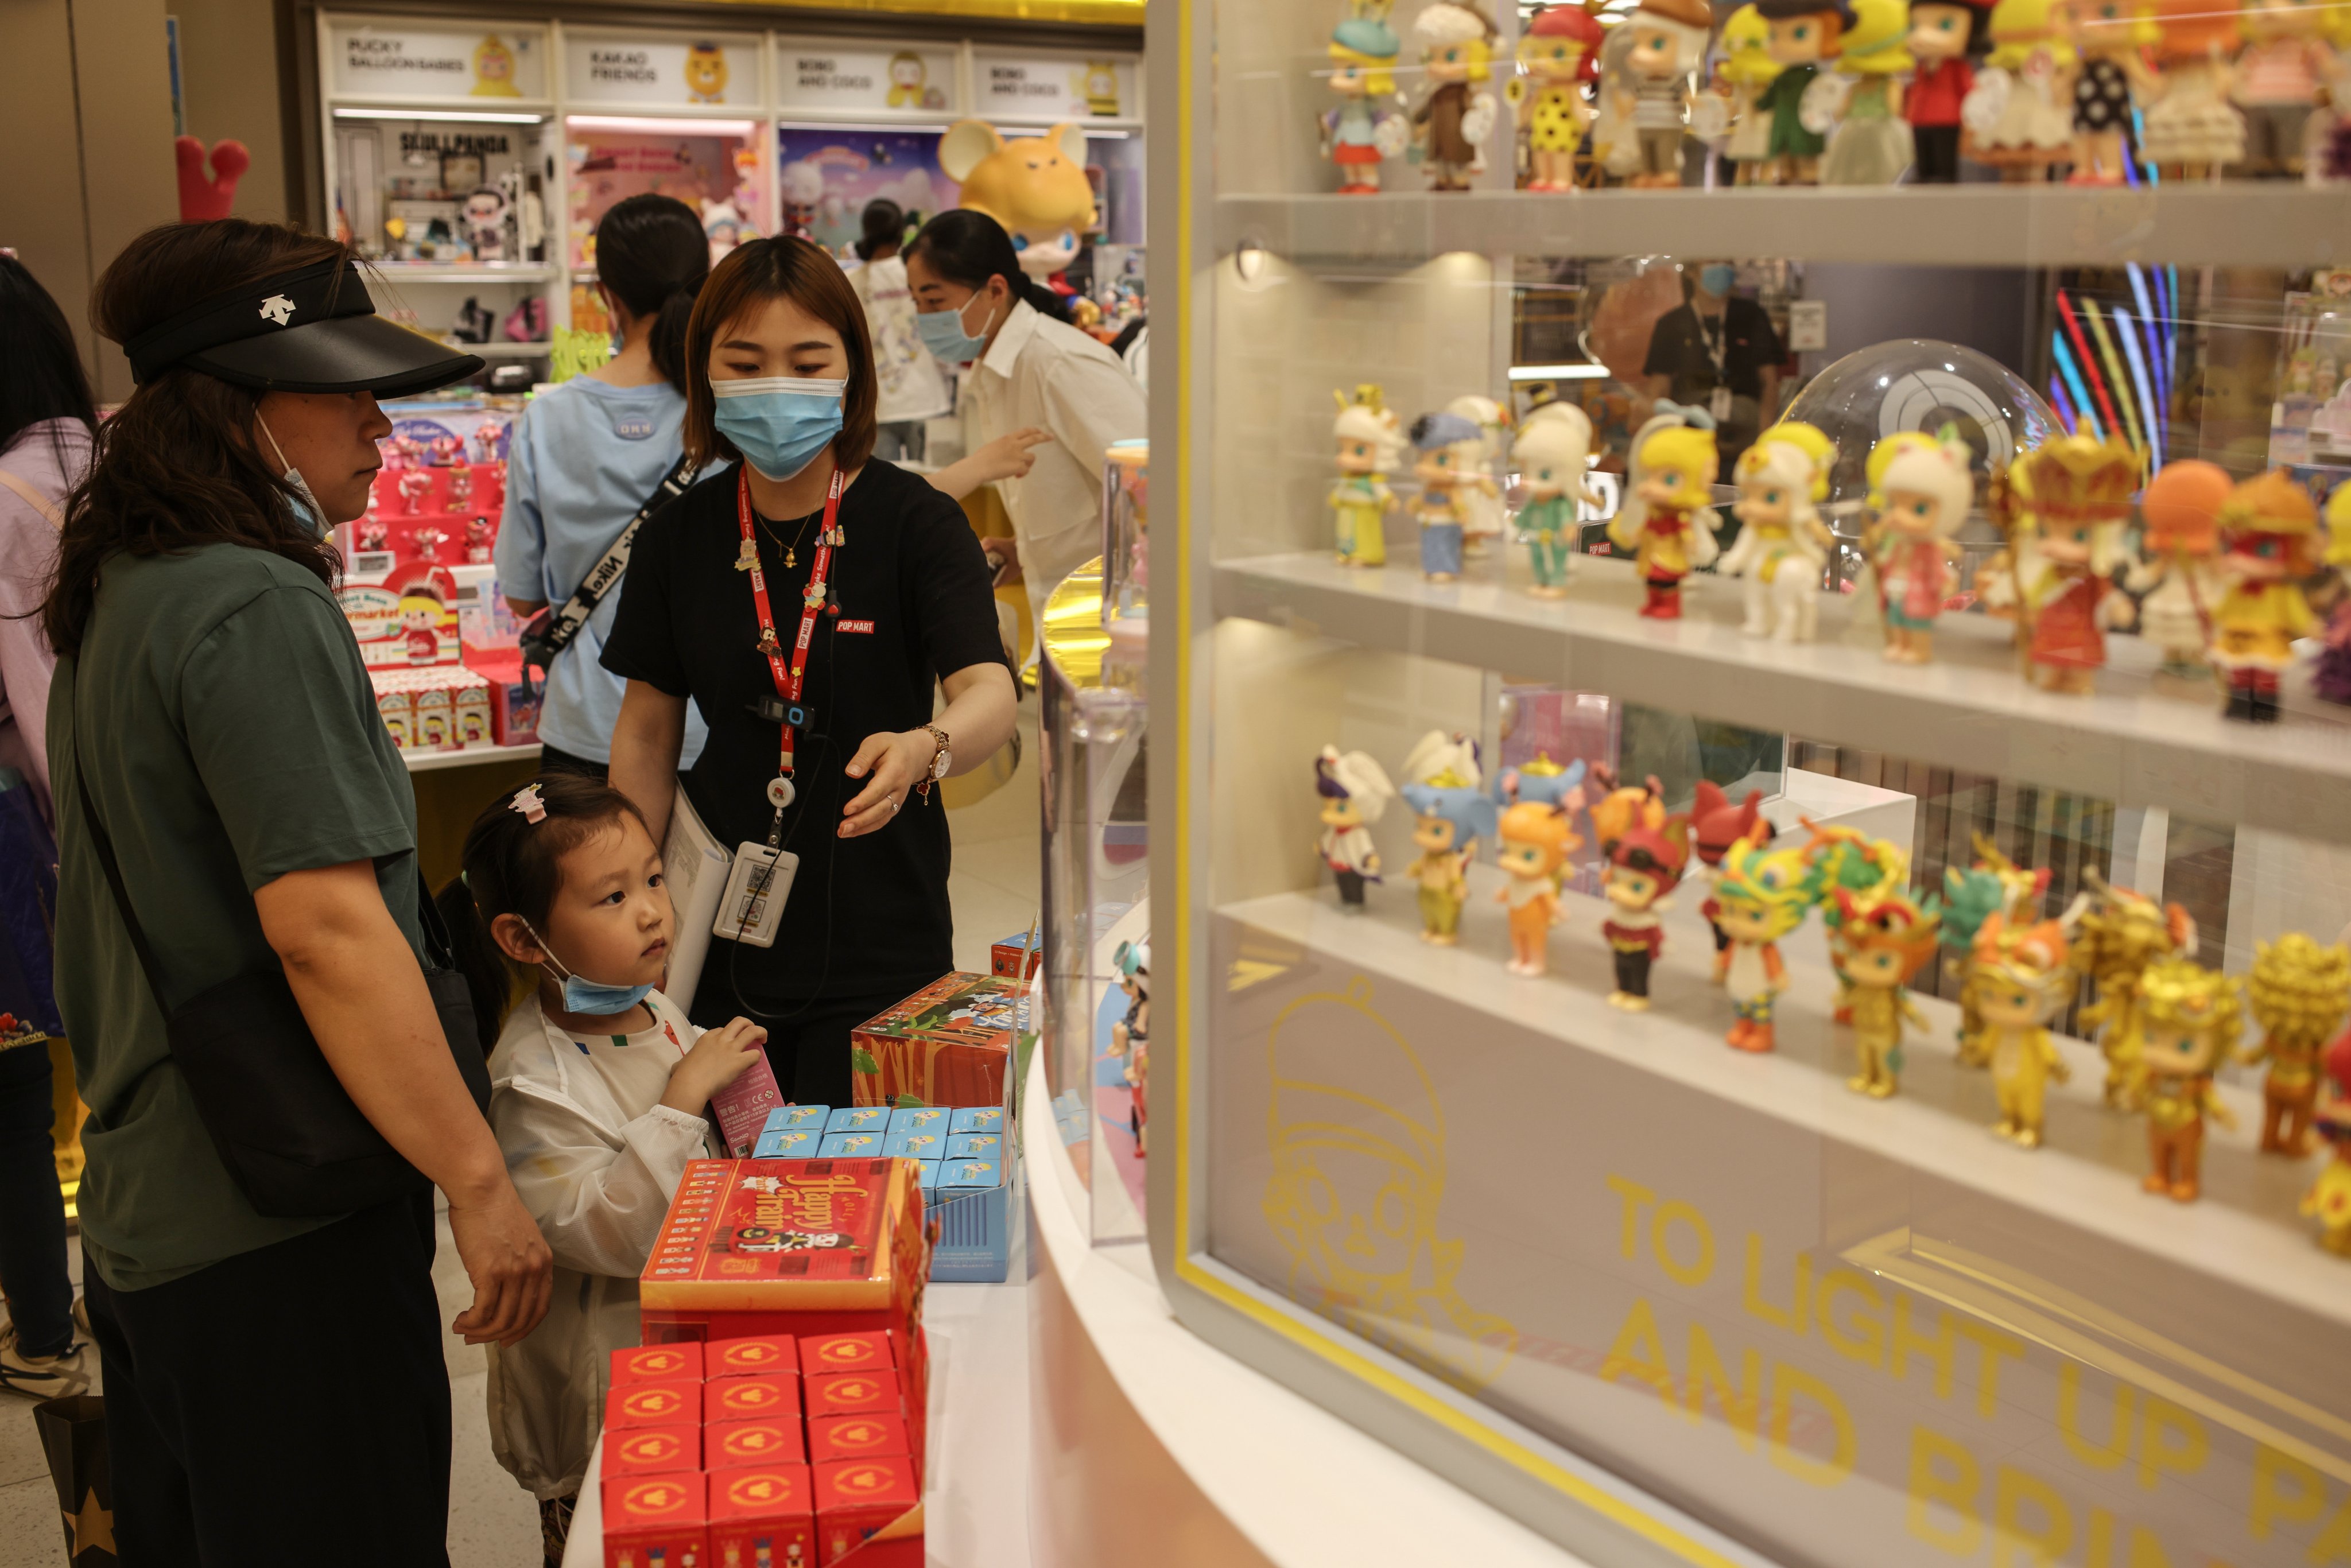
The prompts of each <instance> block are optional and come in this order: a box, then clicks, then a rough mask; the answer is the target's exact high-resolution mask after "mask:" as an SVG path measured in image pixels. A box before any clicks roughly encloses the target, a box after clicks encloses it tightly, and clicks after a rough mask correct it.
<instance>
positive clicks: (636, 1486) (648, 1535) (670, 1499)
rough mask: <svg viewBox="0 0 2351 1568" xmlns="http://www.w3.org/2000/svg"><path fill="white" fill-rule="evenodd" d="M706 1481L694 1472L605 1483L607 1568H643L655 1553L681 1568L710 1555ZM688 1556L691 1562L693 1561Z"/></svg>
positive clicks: (609, 1478)
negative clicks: (705, 1502) (705, 1500)
mask: <svg viewBox="0 0 2351 1568" xmlns="http://www.w3.org/2000/svg"><path fill="white" fill-rule="evenodd" d="M603 1496H604V1568H645V1565H646V1564H648V1563H653V1561H654V1560H655V1558H654V1553H656V1552H658V1553H660V1561H662V1562H664V1563H671V1564H675V1565H678V1568H683V1564H684V1563H687V1562H689V1561H692V1562H696V1563H700V1562H704V1561H705V1560H706V1559H707V1558H708V1556H709V1553H710V1531H709V1526H708V1525H707V1523H706V1522H705V1518H706V1515H705V1508H704V1498H705V1488H704V1478H703V1477H702V1476H701V1475H700V1474H699V1473H695V1472H690V1471H689V1472H681V1473H679V1474H676V1475H665V1476H606V1477H605V1478H604V1489H603ZM689 1553H690V1554H691V1556H690V1557H689Z"/></svg>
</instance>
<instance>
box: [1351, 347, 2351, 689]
mask: <svg viewBox="0 0 2351 1568" xmlns="http://www.w3.org/2000/svg"><path fill="white" fill-rule="evenodd" d="M1339 402H1340V410H1339V416H1338V419H1337V421H1336V423H1335V424H1334V426H1333V434H1334V435H1335V437H1336V439H1337V444H1338V453H1337V464H1338V469H1339V476H1338V479H1337V481H1336V482H1335V483H1334V484H1333V486H1332V489H1331V491H1330V495H1329V500H1330V505H1331V507H1332V512H1333V514H1334V517H1335V525H1336V530H1337V538H1336V542H1337V547H1338V558H1339V559H1340V561H1341V562H1342V563H1343V564H1346V565H1350V566H1364V567H1369V566H1378V565H1381V564H1383V563H1384V561H1385V560H1386V559H1387V558H1386V545H1385V537H1384V531H1383V525H1384V518H1385V517H1386V514H1387V513H1388V511H1389V510H1391V509H1392V508H1394V507H1395V505H1396V504H1397V497H1396V496H1395V492H1394V491H1393V490H1391V489H1390V488H1389V486H1388V484H1387V479H1386V476H1387V473H1388V472H1389V471H1390V470H1392V469H1393V468H1395V466H1396V465H1398V464H1399V463H1400V462H1402V460H1403V457H1404V449H1405V445H1406V444H1407V443H1408V444H1410V446H1411V447H1412V448H1413V449H1414V452H1415V460H1414V463H1413V469H1412V472H1413V476H1414V477H1415V478H1416V479H1417V480H1418V481H1419V486H1420V488H1419V491H1418V493H1417V495H1416V497H1414V499H1413V517H1414V519H1415V521H1416V523H1417V525H1418V527H1419V530H1420V565H1421V572H1422V574H1423V575H1424V576H1425V577H1426V578H1427V579H1428V580H1430V581H1432V582H1450V581H1453V580H1456V579H1457V578H1458V577H1459V575H1460V574H1461V570H1462V565H1463V555H1464V551H1465V549H1467V548H1468V537H1469V530H1470V529H1471V528H1472V527H1473V526H1474V527H1478V528H1484V529H1487V530H1490V531H1491V532H1493V533H1497V534H1498V533H1499V531H1500V528H1501V522H1500V518H1501V517H1502V516H1503V515H1504V510H1505V508H1504V499H1505V497H1503V495H1502V491H1501V487H1500V486H1499V484H1498V483H1497V482H1496V480H1495V478H1494V476H1493V474H1492V472H1491V464H1492V459H1493V457H1494V456H1495V455H1497V454H1498V453H1499V449H1500V436H1499V431H1500V430H1501V429H1502V427H1503V424H1505V423H1507V415H1506V414H1504V413H1503V412H1502V411H1501V410H1500V408H1499V405H1498V404H1495V403H1494V402H1492V401H1491V400H1490V399H1487V398H1481V397H1474V396H1473V397H1467V398H1458V399H1456V400H1455V401H1454V402H1453V403H1451V404H1449V405H1448V406H1447V409H1446V411H1445V412H1442V413H1431V414H1425V415H1423V416H1422V417H1421V418H1419V419H1417V420H1416V421H1415V422H1414V423H1413V424H1412V426H1411V428H1410V430H1409V432H1407V431H1406V430H1405V427H1404V424H1403V423H1402V421H1401V419H1400V418H1399V417H1398V416H1397V414H1396V413H1395V411H1393V410H1391V409H1388V408H1385V407H1384V406H1383V404H1382V402H1381V399H1380V391H1379V389H1378V388H1377V387H1375V386H1371V385H1368V384H1367V385H1364V386H1359V387H1357V388H1356V389H1355V392H1354V394H1353V398H1352V399H1351V398H1349V397H1348V396H1346V395H1345V394H1341V396H1340V400H1339ZM1656 409H1657V412H1656V414H1655V415H1653V416H1652V417H1651V418H1650V419H1649V420H1648V421H1647V422H1646V423H1644V424H1643V425H1642V426H1641V428H1640V429H1639V430H1638V431H1637V432H1636V433H1635V435H1634V437H1633V442H1632V448H1631V462H1630V464H1629V467H1628V472H1627V473H1626V476H1625V500H1624V504H1623V506H1621V507H1619V508H1618V509H1617V511H1616V513H1615V515H1614V517H1611V518H1610V519H1609V521H1608V538H1609V540H1610V542H1611V544H1612V545H1613V546H1614V548H1615V549H1619V550H1623V551H1625V552H1627V553H1629V554H1631V555H1632V557H1633V559H1634V565H1635V571H1636V572H1637V573H1638V575H1639V576H1640V578H1641V580H1642V585H1643V590H1644V593H1645V599H1644V602H1643V603H1642V606H1641V609H1640V613H1641V614H1643V615H1645V616H1650V617H1654V618H1657V619H1663V620H1678V619H1679V618H1680V616H1681V613H1682V598H1681V585H1682V580H1683V579H1685V578H1686V577H1687V576H1688V575H1689V573H1690V572H1691V571H1692V570H1697V569H1698V568H1701V567H1708V566H1714V567H1717V568H1718V569H1719V570H1721V571H1722V572H1724V573H1725V574H1727V575H1730V576H1737V577H1742V578H1744V579H1745V589H1744V599H1745V607H1746V619H1745V621H1744V622H1743V623H1742V626H1741V630H1742V631H1744V632H1747V633H1748V634H1750V635H1751V636H1757V637H1767V636H1768V637H1774V638H1778V639H1780V640H1782V641H1786V642H1809V641H1811V640H1812V639H1813V636H1814V635H1815V634H1816V632H1817V626H1818V621H1819V612H1820V594H1821V584H1822V579H1823V569H1824V567H1825V565H1826V563H1827V560H1828V558H1829V552H1830V549H1831V546H1832V543H1833V538H1832V536H1831V534H1830V531H1829V528H1828V526H1827V524H1826V523H1825V521H1824V520H1823V513H1822V507H1821V503H1822V502H1823V501H1824V500H1826V499H1827V497H1828V493H1829V476H1830V474H1831V472H1832V471H1833V470H1834V467H1835V465H1836V461H1837V449H1836V446H1835V444H1834V443H1833V442H1832V441H1830V440H1829V438H1828V437H1827V436H1826V435H1825V434H1823V433H1822V432H1821V431H1820V430H1819V429H1817V428H1816V427H1814V426H1813V425H1810V424H1806V423H1802V421H1796V420H1784V421H1782V422H1781V423H1778V424H1775V425H1773V426H1771V428H1770V429H1768V430H1765V431H1763V432H1762V433H1761V434H1760V435H1759V436H1757V438H1756V440H1755V443H1754V444H1753V445H1751V446H1750V447H1749V448H1748V449H1747V450H1746V451H1745V452H1743V453H1741V454H1740V457H1739V461H1738V464H1737V465H1736V466H1735V467H1734V469H1733V471H1732V476H1731V477H1732V481H1733V487H1734V488H1735V489H1736V490H1737V491H1738V493H1739V500H1738V501H1737V503H1736V504H1735V505H1734V506H1733V507H1731V511H1732V513H1733V515H1734V516H1736V517H1737V518H1738V519H1739V522H1740V534H1739V537H1738V538H1737V540H1736V541H1735V542H1734V543H1733V544H1732V545H1731V547H1730V549H1729V550H1728V551H1724V550H1722V549H1721V548H1720V547H1719V543H1718V541H1717V539H1716V538H1715V529H1716V528H1718V527H1719V525H1720V523H1721V521H1722V519H1721V517H1720V516H1719V514H1718V513H1717V512H1716V511H1715V510H1714V508H1713V507H1711V506H1709V505H1708V499H1709V497H1711V495H1712V493H1713V488H1714V482H1715V479H1716V476H1717V475H1718V474H1719V468H1720V461H1719V454H1718V451H1717V448H1716V444H1715V434H1714V428H1713V421H1712V420H1711V419H1710V418H1709V417H1708V415H1707V414H1706V413H1703V412H1702V411H1699V410H1697V409H1687V408H1682V407H1679V406H1677V405H1676V404H1674V403H1670V402H1659V403H1658V404H1657V405H1656ZM1481 412H1482V413H1485V414H1486V415H1487V416H1488V418H1487V419H1486V420H1485V421H1484V422H1481V419H1480V417H1479V416H1480V414H1481ZM1592 444H1593V431H1592V422H1591V420H1590V418H1589V417H1588V416H1586V415H1585V413H1583V410H1582V409H1580V408H1577V407H1576V406H1575V405H1573V403H1566V402H1549V403H1544V404H1541V405H1540V406H1539V407H1537V408H1536V409H1535V410H1534V411H1533V412H1532V413H1530V414H1528V415H1527V416H1526V418H1525V419H1524V421H1522V422H1521V423H1520V426H1519V430H1518V434H1517V435H1516V438H1515V439H1513V440H1512V441H1511V442H1510V460H1511V463H1512V464H1513V465H1514V466H1515V467H1516V468H1517V470H1518V472H1519V476H1520V478H1519V486H1518V490H1517V493H1516V496H1515V497H1514V498H1517V499H1519V500H1520V502H1521V505H1520V508H1519V510H1518V513H1517V517H1516V522H1517V529H1518V533H1519V536H1520V538H1522V539H1523V540H1524V541H1525V543H1526V546H1527V550H1528V555H1529V559H1530V563H1531V567H1532V570H1533V582H1532V584H1531V587H1530V588H1529V589H1528V592H1530V593H1531V594H1533V595H1535V596H1537V597H1539V598H1558V597H1561V596H1562V595H1563V594H1565V593H1566V591H1567V579H1568V574H1569V568H1570V564H1571V561H1572V559H1573V555H1574V553H1575V548H1576V543H1577V539H1578V537H1579V532H1580V529H1579V517H1580V507H1582V506H1587V505H1593V504H1596V497H1593V496H1592V495H1591V494H1590V493H1589V491H1588V489H1587V488H1586V485H1587V481H1586V477H1585V476H1586V473H1587V471H1588V469H1589V466H1590V464H1591V461H1592V455H1593V454H1592ZM1972 461H1973V455H1972V453H1971V451H1970V448H1969V447H1968V446H1967V445H1966V444H1965V443H1963V442H1961V441H1959V439H1958V438H1957V436H1956V435H1955V434H1952V433H1950V432H1949V431H1945V432H1943V433H1941V434H1937V435H1928V434H1925V433H1924V432H1919V431H1899V432H1896V434H1892V435H1888V436H1886V437H1885V438H1883V439H1881V440H1880V441H1878V442H1877V443H1876V444H1874V445H1873V446H1872V447H1871V448H1870V452H1869V458H1868V462H1867V464H1866V465H1865V473H1866V475H1867V476H1868V480H1869V486H1870V487H1869V496H1868V499H1867V502H1866V504H1865V505H1866V511H1867V521H1866V524H1865V527H1864V528H1863V530H1862V532H1861V536H1860V545H1861V553H1862V555H1863V556H1864V558H1865V563H1866V564H1865V568H1864V573H1863V579H1862V580H1861V582H1860V583H1859V585H1858V586H1859V589H1860V594H1859V595H1858V597H1859V599H1860V601H1861V603H1862V604H1863V605H1865V607H1873V608H1874V609H1875V611H1876V614H1877V617H1878V620H1879V622H1880V624H1881V625H1882V627H1883V630H1884V634H1885V643H1884V648H1885V656H1886V658H1887V659H1889V660H1891V661H1894V662H1896V663H1898V664H1928V663H1930V662H1931V661H1932V659H1933V657H1934V643H1935V623H1936V621H1937V620H1938V617H1939V616H1940V615H1941V613H1942V612H1943V611H1944V609H1945V608H1946V607H1947V606H1948V605H1949V603H1950V601H1952V599H1953V597H1954V595H1956V594H1957V593H1959V591H1960V590H1961V589H1962V588H1965V589H1967V590H1969V591H1971V592H1972V593H1973V594H1974V596H1975V598H1976V600H1977V601H1979V602H1980V603H1982V604H1983V605H1984V607H1985V608H1986V609H1987V610H1988V611H1989V612H1991V613H1992V614H1995V615H1999V616H2001V617H2002V618H2004V619H2013V620H2014V621H2015V622H2016V624H2017V629H2018V639H2017V640H2018V648H2019V653H2020V655H2021V658H2022V664H2023V667H2024V670H2025V674H2026V675H2027V678H2029V679H2030V680H2032V683H2033V684H2034V685H2038V686H2041V687H2043V688H2044V689H2046V690H2049V691H2056V692H2072V693H2077V694H2087V693H2089V692H2091V691H2092V690H2093V689H2094V687H2095V682H2096V678H2097V672H2098V671H2099V670H2100V669H2102V668H2104V667H2105V663H2106V647H2105V632H2106V631H2107V630H2108V629H2120V628H2124V627H2132V626H2135V627H2136V629H2137V631H2138V632H2139V634H2140V635H2141V636H2143V637H2145V638H2147V640H2148V641H2150V642H2152V643H2155V644H2156V645H2157V646H2158V647H2159V648H2160V649H2161V650H2162V653H2163V669H2164V671H2165V672H2166V673H2167V674H2171V675H2174V676H2179V677H2182V678H2185V679H2189V680H2201V679H2204V678H2206V677H2207V676H2208V675H2210V676H2211V677H2212V678H2214V679H2216V680H2217V681H2218V683H2219V684H2220V685H2221V687H2222V688H2223V689H2224V690H2225V692H2226V694H2227V708H2226V711H2227V713H2228V714H2229V715H2230V716H2231V717H2235V718H2242V719H2248V720H2254V721H2267V720H2274V719H2275V718H2276V717H2277V716H2278V691H2279V685H2280V678H2281V676H2282V674H2283V672H2284V671H2285V670H2286V669H2287V668H2288V667H2289V666H2290V665H2291V664H2292V663H2293V662H2294V647H2293V644H2294V641H2295V640H2296V639H2297V638H2304V637H2309V636H2312V635H2314V634H2315V633H2317V632H2319V631H2320V626H2319V622H2318V618H2317V614H2316V612H2314V611H2313V610H2312V608H2311V606H2310V601H2309V599H2308V597H2307V595H2306V594H2305V593H2304V583H2305V582H2306V581H2308V580H2310V579H2311V578H2313V577H2314V576H2316V575H2317V574H2319V573H2321V572H2323V571H2330V570H2332V571H2341V570H2345V569H2346V568H2351V484H2345V485H2340V486H2336V487H2335V490H2334V492H2333V493H2332V494H2331V495H2330V496H2329V497H2328V499H2327V504H2326V507H2325V522H2326V528H2325V530H2324V531H2323V533H2322V530H2321V528H2320V526H2319V524H2320V509H2319V507H2318V504H2317V503H2316V502H2315V501H2314V499H2313V498H2312V497H2311V494H2310V492H2309V491H2308V490H2307V489H2306V488H2304V486H2302V485H2300V484H2298V483H2296V482H2295V480H2294V477H2293V476H2291V475H2290V474H2288V473H2287V472H2286V471H2284V470H2283V469H2273V470H2271V471H2270V472H2268V473H2265V474H2262V475H2259V476H2255V477H2252V478H2250V479H2245V480H2242V481H2238V480H2234V479H2232V478H2231V476H2230V475H2229V474H2228V472H2227V471H2226V470H2224V469H2222V468H2221V467H2220V466H2219V465H2216V464H2211V463H2206V462H2202V461H2200V460H2196V459H2189V460H2185V461H2180V462H2175V463H2172V464H2169V465H2166V466H2165V467H2164V468H2163V469H2162V471H2161V472H2159V473H2158V474H2157V475H2156V476H2154V478H2152V479H2151V480H2148V481H2147V484H2146V486H2145V487H2144V492H2143V493H2140V492H2141V486H2140V476H2141V474H2142V465H2141V462H2140V459H2139V455H2138V454H2137V452H2136V451H2135V450H2134V449H2133V448H2132V447H2131V446H2130V444H2128V443H2127V442H2125V441H2123V440H2121V439H2119V438H2108V439H2105V440H2099V439H2096V438H2094V437H2091V436H2087V435H2059V436H2055V437H2052V438H2051V439H2049V440H2047V441H2044V442H2043V443H2042V444H2041V445H2039V446H2037V447H2034V448H2032V450H2030V451H2028V452H2025V453H2023V454H2022V455H2019V456H2018V457H2017V458H2015V459H2014V460H2013V462H2012V463H2011V465H2010V466H2009V468H2008V470H2007V472H2005V473H2001V474H1996V475H1995V476H1993V480H1992V482H1991V485H1990V486H1987V489H1988V490H1989V491H1990V494H1989V495H1988V496H1987V497H1985V499H1986V501H1987V503H1988V507H1989V510H1990V512H1991V517H1992V520H1993V522H1994V523H1995V524H1996V525H1997V526H1998V527H1999V528H2000V529H2001V533H2002V535H2003V537H2004V538H2005V540H2006V544H2005V547H2004V548H2003V549H2001V550H2000V551H1999V552H1998V553H1997V554H1996V555H1994V556H1993V557H1992V558H1991V559H1990V560H1989V561H1988V562H1987V563H1986V564H1985V565H1984V566H1983V567H1982V568H1981V569H1980V570H1979V571H1978V572H1977V573H1976V576H1975V580H1973V581H1972V582H1970V583H1962V582H1961V581H1960V580H1959V570H1958V569H1957V566H1956V562H1957V560H1958V559H1959V547H1958V546H1957V545H1956V544H1954V543H1953V542H1952V538H1951V536H1952V535H1953V533H1954V532H1956V531H1957V529H1958V528H1959V525H1960V524H1961V523H1963V522H1964V521H1966V520H1967V517H1968V516H1969V514H1970V510H1971V509H1972V508H1973V507H1975V505H1976V500H1977V494H1976V492H1977V485H1976V480H1975V477H1974V474H1973V471H1972V466H1971V465H1972ZM2135 494H2136V495H2137V510H2138V513H2139V516H2140V517H2141V519H2142V521H2143V523H2144V528H2143V529H2142V531H2141V543H2142V549H2143V552H2144V553H2143V556H2142V558H2141V559H2138V560H2137V561H2136V562H2133V563H2130V566H2129V570H2128V571H2127V572H2126V574H2125V575H2124V577H2123V584H2124V586H2126V587H2127V588H2128V590H2129V591H2128V592H2126V591H2123V588H2121V587H2117V586H2116V579H2115V576H2114V574H2115V572H2116V570H2117V568H2119V567H2121V566H2122V565H2123V564H2124V563H2123V560H2122V552H2123V548H2124V540H2123V535H2124V528H2125V525H2126V523H2127V522H2128V521H2129V520H2130V517H2131V513H2132V509H2133V497H2134V495H2135ZM2133 594H2137V595H2140V596H2142V597H2140V598H2139V599H2137V600H2134V599H2133V597H2132V595H2133ZM2316 685H2317V689H2318V691H2319V694H2320V695H2323V696H2325V697H2327V698H2328V699H2330V700H2332V701H2336V702H2351V595H2346V596H2345V598H2344V599H2343V600H2342V601H2338V603H2337V606H2336V609H2335V624H2334V625H2333V626H2332V627H2330V628H2329V629H2328V632H2327V637H2326V643H2325V648H2324V650H2323V652H2322V653H2321V654H2320V660H2319V665H2318V669H2317V677H2316Z"/></svg>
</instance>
